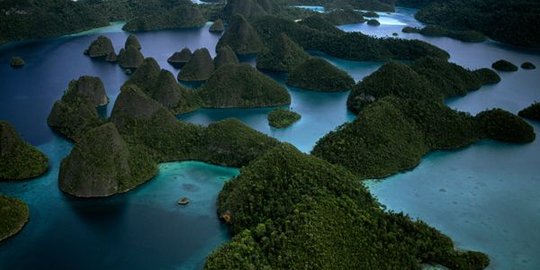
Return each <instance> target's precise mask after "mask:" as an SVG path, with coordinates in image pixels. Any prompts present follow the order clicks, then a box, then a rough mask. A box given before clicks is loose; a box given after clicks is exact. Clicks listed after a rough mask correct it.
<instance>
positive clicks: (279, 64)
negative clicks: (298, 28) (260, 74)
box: [257, 34, 309, 72]
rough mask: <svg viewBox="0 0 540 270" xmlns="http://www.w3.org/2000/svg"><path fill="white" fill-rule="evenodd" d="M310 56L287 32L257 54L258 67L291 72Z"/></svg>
mask: <svg viewBox="0 0 540 270" xmlns="http://www.w3.org/2000/svg"><path fill="white" fill-rule="evenodd" d="M308 58H309V55H308V54H307V53H306V52H304V49H302V47H300V46H298V44H296V43H295V42H294V41H292V40H291V39H290V38H289V37H288V36H287V35H286V34H281V35H279V37H278V38H277V39H276V40H273V41H271V44H269V45H268V46H267V48H265V49H264V50H263V51H262V53H260V54H259V55H257V68H258V69H262V70H269V71H277V72H289V71H291V70H292V69H294V68H295V67H296V66H298V65H300V64H302V63H303V62H305V61H306V60H307V59H308Z"/></svg>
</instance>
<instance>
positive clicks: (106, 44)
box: [84, 36, 117, 62]
mask: <svg viewBox="0 0 540 270" xmlns="http://www.w3.org/2000/svg"><path fill="white" fill-rule="evenodd" d="M84 54H85V55H88V56H89V57H90V58H98V59H105V61H107V62H116V60H117V59H116V53H115V51H114V47H113V44H112V41H111V40H110V39H109V38H108V37H106V36H99V37H98V38H97V39H96V40H94V41H92V43H91V44H90V46H89V47H88V49H86V50H85V51H84Z"/></svg>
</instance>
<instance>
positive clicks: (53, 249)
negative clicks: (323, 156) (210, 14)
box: [0, 8, 540, 269]
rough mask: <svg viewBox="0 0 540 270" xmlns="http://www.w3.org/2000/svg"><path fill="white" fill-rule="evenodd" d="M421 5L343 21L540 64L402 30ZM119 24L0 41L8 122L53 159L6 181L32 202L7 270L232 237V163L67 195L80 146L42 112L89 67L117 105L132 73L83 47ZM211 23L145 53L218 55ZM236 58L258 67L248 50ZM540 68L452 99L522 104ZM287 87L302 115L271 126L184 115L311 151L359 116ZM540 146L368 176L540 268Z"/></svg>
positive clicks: (1, 96)
mask: <svg viewBox="0 0 540 270" xmlns="http://www.w3.org/2000/svg"><path fill="white" fill-rule="evenodd" d="M414 12H415V10H412V9H402V8H400V9H398V13H392V14H387V13H381V14H380V15H381V18H380V20H381V22H382V25H381V26H379V27H371V26H367V25H366V24H359V25H345V26H341V28H342V29H344V30H346V31H362V32H364V33H366V34H370V35H375V36H390V35H391V34H392V33H394V32H398V33H399V36H400V37H403V38H418V39H423V40H425V41H427V42H430V43H432V44H435V45H437V46H439V47H441V48H443V49H445V50H447V51H449V52H450V54H451V61H454V62H456V63H459V64H461V65H464V66H465V67H468V68H480V67H488V66H490V65H491V63H492V62H494V61H495V60H498V59H499V58H505V59H508V60H511V61H513V62H515V63H516V64H520V63H521V62H522V61H532V62H533V63H535V64H536V65H537V66H540V53H539V52H538V51H531V50H524V49H519V48H513V47H509V46H505V45H502V44H499V43H496V42H493V41H487V42H483V43H475V44H471V43H463V42H460V41H456V40H452V39H448V38H425V37H422V36H421V35H417V34H403V33H401V28H402V27H403V24H407V25H412V26H419V25H421V23H419V22H417V21H416V20H415V19H414V18H413V17H412V16H413V14H414ZM396 22H398V23H396ZM121 26H122V24H121V23H115V24H112V25H111V26H109V27H105V28H100V29H96V30H93V31H89V32H86V33H84V34H79V35H72V36H66V37H62V38H57V39H51V40H45V41H38V42H25V43H17V44H10V45H7V46H4V47H2V48H0V119H6V120H9V121H11V122H12V123H13V124H14V125H15V126H16V128H17V129H18V130H19V131H20V132H21V134H22V135H23V137H24V138H25V139H27V140H29V141H30V142H31V143H32V144H34V145H37V146H38V147H39V148H40V149H42V150H43V151H44V152H45V153H46V154H47V155H48V156H49V158H50V160H51V170H50V171H49V172H48V173H47V175H45V176H43V177H40V178H38V179H35V180H30V181H25V182H18V183H0V193H5V194H8V195H12V196H16V197H20V198H22V199H23V200H25V201H27V202H28V204H29V205H30V208H31V220H30V222H29V224H28V225H27V226H26V227H25V228H24V230H23V231H22V232H21V233H20V234H19V235H17V236H15V237H13V238H12V239H10V240H8V241H7V242H4V243H2V244H0V269H36V268H38V267H40V268H43V267H45V268H54V269H62V268H70V269H73V268H77V269H79V268H80V269H85V268H93V269H95V268H107V269H109V268H118V269H124V268H126V269H149V268H150V269H197V268H200V267H201V264H202V262H203V260H204V258H205V256H206V255H207V254H208V253H209V252H210V251H211V250H213V249H214V248H215V247H216V246H217V245H219V244H220V243H223V242H224V241H226V240H227V239H228V235H227V232H226V229H225V228H224V227H223V226H222V225H221V224H220V223H219V221H218V219H217V217H216V214H215V198H216V196H217V194H218V192H219V190H220V189H221V187H222V185H223V182H224V181H226V180H227V179H230V178H231V177H233V176H235V175H237V174H238V170H237V169H232V168H223V167H217V166H211V165H207V164H204V163H199V162H182V163H167V164H162V165H161V166H160V174H159V175H158V176H157V177H156V178H155V179H153V180H152V181H150V182H149V183H147V184H145V185H143V186H141V187H140V188H138V189H136V190H134V191H132V192H130V193H128V194H123V195H118V196H113V197H111V198H108V199H99V200H78V199H73V198H70V197H68V196H65V195H64V194H62V193H61V192H60V191H59V189H58V187H57V174H58V166H59V163H60V161H61V159H62V158H63V157H65V156H66V155H67V154H68V153H69V151H70V149H71V147H72V145H71V144H70V143H68V142H66V141H65V140H64V139H62V138H59V137H58V136H56V135H55V134H54V133H53V132H52V131H51V130H50V129H49V128H48V127H47V125H46V118H47V115H48V113H49V111H50V108H51V107H52V104H53V102H54V101H55V100H57V99H58V98H60V97H61V95H62V93H63V91H64V89H65V88H66V86H67V84H68V82H69V81H70V80H72V79H76V78H77V77H79V76H81V75H94V76H100V77H101V78H102V80H103V81H104V83H105V86H106V89H107V92H108V94H109V96H110V97H111V104H110V105H109V107H108V110H109V111H110V110H111V108H112V104H113V102H114V100H115V98H116V96H117V95H118V91H119V87H120V86H121V85H122V83H123V82H124V81H125V80H126V79H127V76H126V75H125V74H124V72H123V71H122V70H121V69H120V68H119V67H118V66H117V65H113V64H109V63H104V62H99V61H92V60H90V59H89V58H87V57H86V56H84V55H83V54H82V52H83V51H84V49H85V48H86V47H87V46H88V44H89V43H90V42H91V41H92V40H93V39H95V38H96V36H97V35H99V34H104V35H106V36H108V37H109V38H111V39H112V40H113V43H114V44H115V48H116V50H117V51H118V50H119V49H120V48H121V47H122V46H123V43H124V41H125V39H126V37H127V34H126V33H124V32H122V31H121ZM208 27H209V24H207V25H206V26H205V27H203V28H201V29H188V30H176V31H159V32H146V33H140V34H137V36H138V38H139V40H140V41H141V44H142V46H143V53H144V54H145V55H146V56H152V57H154V58H156V60H157V61H158V62H159V64H160V65H161V66H162V67H163V68H166V69H168V70H170V71H172V72H174V73H175V74H176V73H177V72H178V70H175V69H174V68H173V67H171V66H169V65H168V63H167V62H166V60H167V58H168V57H169V56H170V54H172V52H173V51H178V50H180V49H182V48H183V47H189V48H190V49H191V50H195V49H197V48H200V47H207V48H209V49H210V51H211V53H212V54H214V50H213V48H215V45H216V43H217V41H218V39H219V35H215V34H211V33H209V32H208ZM312 54H314V55H317V56H321V57H324V58H326V59H327V60H329V61H330V62H331V63H333V64H334V65H336V66H338V67H340V68H342V69H344V70H345V71H347V72H348V73H349V74H350V75H351V76H352V77H353V78H354V79H355V80H357V81H358V80H361V79H362V78H363V77H365V76H367V75H368V74H370V73H372V72H373V71H375V70H376V69H377V68H378V67H379V66H380V65H381V63H377V62H354V61H345V60H342V59H336V58H332V57H328V56H326V55H323V54H320V53H316V52H312ZM13 55H19V56H22V57H23V58H24V59H25V60H26V62H27V65H26V66H25V67H24V68H22V69H17V70H13V69H11V68H10V67H9V64H8V63H9V59H10V57H11V56H13ZM242 61H244V62H247V63H250V64H252V65H253V64H254V59H253V58H246V59H242ZM539 73H540V71H539V70H534V71H523V70H520V71H518V72H516V73H508V74H506V73H504V74H501V77H502V78H503V80H502V82H501V83H499V84H497V85H494V86H487V87H483V88H482V89H480V90H478V91H476V92H473V93H471V94H469V95H468V96H466V97H464V98H458V99H452V100H448V101H447V104H448V105H449V106H451V107H453V108H457V109H459V110H463V111H467V112H470V113H473V114H475V113H477V112H479V111H481V110H483V109H486V108H491V107H502V108H505V109H507V110H510V111H512V112H517V111H518V110H519V109H521V108H523V107H525V106H527V105H529V104H530V103H531V102H532V100H534V99H536V100H540V91H539V90H540V89H539V86H540V76H539V75H540V74H539ZM268 75H269V76H271V77H272V78H274V79H276V80H277V81H278V82H279V83H281V84H283V82H284V80H285V77H284V75H282V74H268ZM288 89H289V91H290V93H291V96H292V104H291V105H290V107H291V109H292V110H294V111H297V112H299V113H300V114H302V119H301V120H300V121H299V122H297V123H295V124H294V125H293V126H291V127H290V128H287V129H282V130H276V129H272V128H270V127H269V126H268V123H267V120H266V116H267V113H268V112H269V111H270V110H271V108H266V109H225V110H199V111H196V112H193V113H190V114H186V115H180V116H179V118H180V119H183V120H186V121H190V122H193V123H198V124H202V125H207V124H209V123H211V122H214V121H217V120H220V119H224V118H227V117H238V118H240V119H241V120H242V121H243V122H245V123H246V124H248V125H250V126H251V127H253V128H255V129H257V130H259V131H261V132H264V133H266V134H268V135H270V136H273V137H275V138H278V139H280V140H282V141H286V142H290V143H292V144H294V145H295V146H296V147H297V148H299V149H300V150H302V151H304V152H309V151H310V150H311V149H312V147H313V145H314V144H315V143H316V141H317V140H318V139H319V138H320V137H321V136H323V135H324V134H325V133H327V132H328V131H330V130H333V129H334V128H335V127H337V126H339V125H341V124H343V123H344V122H347V121H351V120H353V119H354V116H353V115H352V114H350V113H349V112H347V110H346V98H347V95H348V93H347V92H344V93H316V92H310V91H304V90H302V89H296V88H292V87H291V88H288ZM535 129H536V131H537V133H538V132H539V131H540V126H539V125H538V124H535ZM539 148H540V143H538V141H536V142H534V143H532V144H528V145H507V144H501V143H495V142H489V141H484V142H481V143H477V144H474V145H472V146H470V147H467V148H465V149H461V150H458V151H451V152H448V151H445V152H435V153H432V154H429V155H427V156H426V157H424V159H423V161H422V163H421V164H420V166H419V167H417V168H416V169H414V170H412V171H410V172H407V173H403V174H398V175H395V176H393V177H390V178H388V179H385V180H384V181H382V182H374V183H370V184H369V185H370V189H371V191H372V192H373V193H374V194H375V195H376V196H377V197H378V198H379V199H380V201H381V202H382V203H384V204H385V205H386V206H387V207H388V208H389V209H392V210H397V211H404V212H406V213H408V214H409V215H411V216H412V217H414V218H420V219H422V220H425V221H426V222H428V223H429V224H431V225H433V226H435V227H436V228H438V229H440V230H441V231H442V232H444V233H446V234H448V235H449V236H451V237H452V239H454V241H455V242H456V244H457V245H458V247H460V248H467V249H475V250H480V251H483V252H486V253H487V254H488V255H489V256H490V258H491V260H492V264H491V266H490V268H491V269H537V268H538V266H539V265H540V261H539V260H538V258H537V256H536V254H540V248H539V247H538V245H537V243H540V233H539V232H538V231H537V228H538V227H539V226H540V198H539V197H538V196H537V194H536V193H537V192H538V190H540V179H539V177H538V175H540V174H539V173H540V168H539V167H538V165H537V164H540V155H539V154H538V153H540V152H539V150H540V149H539ZM183 196H187V197H189V198H190V199H191V201H192V203H191V204H190V205H188V206H187V207H180V206H177V205H176V201H177V200H178V199H179V198H180V197H183ZM28 258H32V259H31V260H30V259H28Z"/></svg>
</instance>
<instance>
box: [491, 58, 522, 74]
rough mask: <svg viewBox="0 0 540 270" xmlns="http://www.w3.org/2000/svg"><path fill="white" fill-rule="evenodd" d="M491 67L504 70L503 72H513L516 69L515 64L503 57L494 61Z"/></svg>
mask: <svg viewBox="0 0 540 270" xmlns="http://www.w3.org/2000/svg"><path fill="white" fill-rule="evenodd" d="M491 67H492V68H493V69H496V70H498V71H505V72H514V71H517V70H518V67H517V66H516V65H514V64H512V63H511V62H508V61H506V60H504V59H501V60H498V61H496V62H495V63H493V64H492V65H491Z"/></svg>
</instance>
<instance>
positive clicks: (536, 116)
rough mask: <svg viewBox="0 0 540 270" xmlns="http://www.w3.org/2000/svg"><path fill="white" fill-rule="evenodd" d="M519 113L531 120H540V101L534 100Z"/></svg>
mask: <svg viewBox="0 0 540 270" xmlns="http://www.w3.org/2000/svg"><path fill="white" fill-rule="evenodd" d="M518 115H519V116H521V117H523V118H527V119H530V120H536V121H540V103H538V102H534V103H533V104H531V105H530V106H529V107H527V108H525V109H523V110H521V111H519V113H518Z"/></svg>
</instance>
